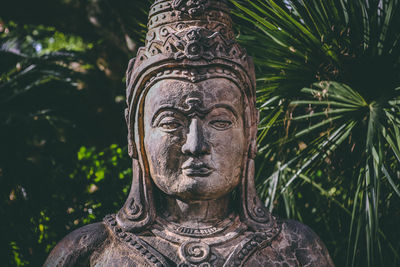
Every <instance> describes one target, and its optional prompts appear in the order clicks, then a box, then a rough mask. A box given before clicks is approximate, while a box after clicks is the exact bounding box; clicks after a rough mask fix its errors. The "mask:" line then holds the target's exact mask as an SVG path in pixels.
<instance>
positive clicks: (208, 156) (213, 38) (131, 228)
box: [45, 0, 333, 267]
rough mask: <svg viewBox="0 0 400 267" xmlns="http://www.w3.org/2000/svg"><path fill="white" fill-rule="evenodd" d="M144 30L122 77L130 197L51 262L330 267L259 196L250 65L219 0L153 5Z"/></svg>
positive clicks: (303, 234) (314, 241)
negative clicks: (124, 82) (144, 36)
mask: <svg viewBox="0 0 400 267" xmlns="http://www.w3.org/2000/svg"><path fill="white" fill-rule="evenodd" d="M148 26H149V32H148V35H147V41H146V46H145V47H143V48H141V49H140V50H139V52H138V56H137V58H136V59H134V60H132V61H131V62H130V64H129V67H128V72H127V104H128V108H127V110H126V114H125V115H126V120H127V125H128V131H129V134H128V141H129V154H130V156H131V157H132V162H133V173H134V176H133V180H132V188H131V192H130V194H129V197H128V199H127V201H126V203H125V205H124V207H122V209H121V210H120V211H119V212H118V214H115V215H109V216H106V218H104V221H103V222H101V223H97V224H93V225H89V226H86V227H83V228H81V229H78V230H76V231H74V232H72V233H71V234H69V235H68V236H67V237H66V238H64V239H63V240H62V241H61V242H60V243H59V244H58V245H57V246H56V247H55V248H54V250H53V251H52V252H51V254H50V255H49V257H48V259H47V261H46V263H45V266H118V267H119V266H181V267H184V266H188V267H189V266H190V267H192V266H199V267H206V266H282V267H284V266H333V263H332V261H331V259H330V257H329V254H328V252H327V250H326V248H325V246H324V244H323V243H322V242H321V240H320V239H319V238H318V236H317V235H316V234H315V233H314V232H313V231H312V230H310V229H309V228H308V227H306V226H304V225H302V224H300V223H298V222H295V221H290V220H288V221H284V220H278V219H277V218H275V217H274V216H272V215H271V214H270V213H269V212H268V211H267V210H266V209H265V208H264V206H263V204H262V202H261V201H260V199H259V197H258V196H257V194H256V191H255V185H254V157H255V155H256V134H257V123H258V111H257V109H256V108H255V77H254V69H253V64H252V61H251V59H250V58H249V57H248V56H247V54H246V52H245V51H244V50H243V49H242V48H241V47H240V46H239V45H238V44H237V43H236V42H235V41H234V38H233V37H234V34H233V32H232V25H231V19H230V17H229V10H228V9H227V6H226V5H225V3H224V1H216V0H174V1H171V0H157V1H155V3H154V5H153V6H152V8H151V11H150V15H149V25H148Z"/></svg>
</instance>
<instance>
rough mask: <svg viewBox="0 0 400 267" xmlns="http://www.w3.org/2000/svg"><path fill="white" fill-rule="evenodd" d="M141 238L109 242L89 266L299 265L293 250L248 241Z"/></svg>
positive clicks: (196, 266) (197, 266)
mask: <svg viewBox="0 0 400 267" xmlns="http://www.w3.org/2000/svg"><path fill="white" fill-rule="evenodd" d="M142 240H143V241H144V240H146V241H144V242H143V243H134V242H132V243H129V242H126V243H124V242H121V241H117V240H115V241H114V242H111V243H110V244H109V245H108V246H107V248H105V249H104V250H103V252H102V253H99V254H98V255H97V256H95V255H94V256H95V257H92V261H91V266H96V267H104V266H107V267H135V266H138V267H139V266H140V267H142V266H171V267H172V266H179V267H208V266H216V267H220V266H221V267H222V266H223V267H225V266H251V267H253V266H263V267H264V266H299V264H298V262H297V260H296V257H295V253H293V252H292V251H290V250H288V249H283V250H277V249H275V248H274V247H272V246H267V247H264V248H260V247H254V248H253V246H251V247H250V246H248V245H251V242H252V241H250V242H249V243H248V244H246V242H240V243H239V244H236V245H233V246H232V245H231V244H229V245H226V246H208V245H207V244H205V243H201V242H187V243H186V244H182V245H177V244H170V243H169V244H168V243H166V242H164V241H162V240H159V239H156V238H153V240H150V239H149V238H146V239H142ZM243 241H246V240H243ZM154 242H157V243H158V244H156V243H154ZM253 242H254V241H253ZM149 243H151V246H150V244H149ZM132 244H133V245H132ZM253 244H255V243H253Z"/></svg>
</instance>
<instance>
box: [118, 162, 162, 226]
mask: <svg viewBox="0 0 400 267" xmlns="http://www.w3.org/2000/svg"><path fill="white" fill-rule="evenodd" d="M132 163H133V164H132V172H133V179H132V187H131V191H130V193H129V196H128V199H127V200H126V202H125V204H124V206H123V207H122V209H121V210H120V211H119V212H118V214H117V222H118V224H119V226H120V227H121V228H122V229H123V230H124V231H129V232H138V231H141V230H143V229H144V228H146V227H147V226H148V225H150V224H151V223H153V221H154V219H155V215H156V210H155V206H154V199H153V190H152V188H151V182H150V181H149V177H146V175H144V172H142V170H141V168H140V164H139V162H138V160H136V159H133V162H132Z"/></svg>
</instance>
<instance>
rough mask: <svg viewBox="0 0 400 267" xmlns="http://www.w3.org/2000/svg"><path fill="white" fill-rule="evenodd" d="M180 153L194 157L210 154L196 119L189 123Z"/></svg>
mask: <svg viewBox="0 0 400 267" xmlns="http://www.w3.org/2000/svg"><path fill="white" fill-rule="evenodd" d="M182 152H183V153H184V154H190V155H194V156H199V155H202V154H208V153H210V146H209V144H208V143H207V142H206V140H205V138H204V135H203V129H202V127H201V125H200V121H199V119H197V118H194V119H192V120H191V122H190V126H189V133H188V134H187V135H186V141H185V143H184V144H183V146H182Z"/></svg>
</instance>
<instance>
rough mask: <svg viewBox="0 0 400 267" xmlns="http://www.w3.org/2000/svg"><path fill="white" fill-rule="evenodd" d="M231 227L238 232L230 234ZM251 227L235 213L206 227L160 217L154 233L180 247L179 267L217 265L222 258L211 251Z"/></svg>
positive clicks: (153, 230) (153, 229)
mask: <svg viewBox="0 0 400 267" xmlns="http://www.w3.org/2000/svg"><path fill="white" fill-rule="evenodd" d="M228 228H232V229H235V230H234V231H230V232H227V233H226V234H221V235H218V234H220V233H223V232H224V231H227V230H228ZM246 229H247V227H246V226H245V225H244V224H243V223H241V222H240V220H239V217H238V216H234V215H233V214H232V215H231V216H229V217H228V218H227V219H225V220H223V221H222V222H219V223H217V224H216V225H213V226H210V227H204V228H189V227H183V226H180V225H177V224H175V223H172V222H169V221H167V220H165V219H163V218H157V219H156V224H155V225H154V226H153V228H152V229H151V230H150V231H151V232H152V233H153V234H154V235H156V236H158V237H159V238H162V239H164V240H167V241H168V242H171V243H174V244H176V245H178V246H179V252H178V256H179V258H180V260H181V262H180V263H179V264H178V266H179V267H192V266H197V267H208V266H215V262H216V261H217V260H218V258H219V257H218V256H217V255H216V254H215V253H214V251H213V250H212V249H211V247H212V246H217V245H221V244H223V243H226V242H228V241H230V240H233V239H235V238H236V237H238V236H239V235H241V234H242V233H243V232H244V231H245V230H246Z"/></svg>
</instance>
